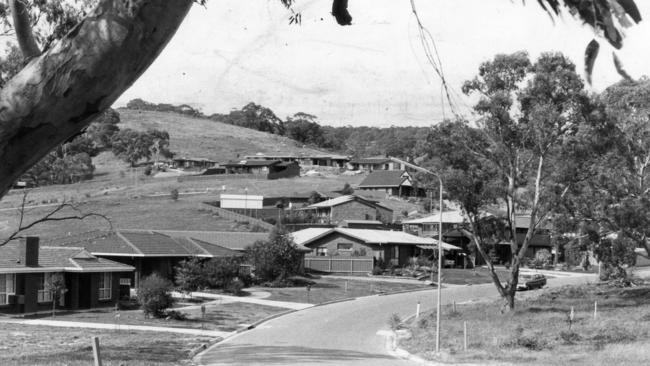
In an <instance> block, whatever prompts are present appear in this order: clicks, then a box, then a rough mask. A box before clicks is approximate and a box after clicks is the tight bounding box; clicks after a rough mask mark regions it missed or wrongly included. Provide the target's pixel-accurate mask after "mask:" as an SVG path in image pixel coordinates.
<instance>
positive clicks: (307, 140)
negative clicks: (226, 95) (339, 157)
mask: <svg viewBox="0 0 650 366" xmlns="http://www.w3.org/2000/svg"><path fill="white" fill-rule="evenodd" d="M127 108H129V109H135V110H147V111H159V112H174V113H178V114H182V115H186V116H191V117H197V118H206V119H210V120H213V121H217V122H222V123H227V124H231V125H235V126H240V127H244V128H250V129H253V130H257V131H262V132H268V133H272V134H275V135H280V136H286V137H288V138H291V139H293V140H295V141H298V142H300V143H302V144H305V145H308V146H311V147H315V148H320V149H326V150H330V151H333V152H337V153H342V154H346V155H351V156H354V157H367V156H377V155H389V156H396V157H401V158H413V157H418V156H421V155H422V153H423V151H422V149H423V147H424V146H425V140H426V135H427V134H428V133H429V131H430V130H431V128H430V127H412V126H404V127H401V126H391V127H386V128H380V127H369V126H359V127H353V126H342V127H333V126H326V125H322V124H321V123H320V122H319V121H318V117H316V116H314V115H312V114H309V113H303V112H298V113H295V114H294V115H293V116H289V117H287V118H286V119H285V120H282V119H281V118H279V117H278V116H277V115H276V114H275V113H274V112H273V111H272V110H271V109H270V108H268V107H264V106H262V105H259V104H256V103H253V102H251V103H248V104H246V105H245V106H243V107H242V108H240V109H233V110H232V111H230V112H228V113H227V114H219V113H215V114H211V115H205V114H203V113H202V112H201V111H199V110H197V109H195V108H193V107H191V106H189V105H186V104H182V105H178V106H174V105H171V104H167V103H159V104H155V103H150V102H147V101H144V100H142V99H133V100H131V101H129V102H128V103H127Z"/></svg>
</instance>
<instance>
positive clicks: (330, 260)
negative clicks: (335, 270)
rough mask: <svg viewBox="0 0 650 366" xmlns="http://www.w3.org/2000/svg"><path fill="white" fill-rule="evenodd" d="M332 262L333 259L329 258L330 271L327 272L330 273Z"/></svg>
mask: <svg viewBox="0 0 650 366" xmlns="http://www.w3.org/2000/svg"><path fill="white" fill-rule="evenodd" d="M332 260H333V259H332V258H331V257H330V259H329V262H330V270H329V272H332Z"/></svg>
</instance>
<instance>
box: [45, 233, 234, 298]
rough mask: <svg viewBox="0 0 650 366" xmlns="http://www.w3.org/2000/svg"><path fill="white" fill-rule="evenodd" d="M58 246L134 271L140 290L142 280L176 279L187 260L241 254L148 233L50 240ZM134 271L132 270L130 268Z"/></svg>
mask: <svg viewBox="0 0 650 366" xmlns="http://www.w3.org/2000/svg"><path fill="white" fill-rule="evenodd" d="M51 242H52V243H57V245H59V246H66V247H67V246H74V247H83V248H85V249H86V250H87V251H88V252H89V253H90V254H92V255H93V256H97V257H100V258H106V259H110V260H111V261H115V262H119V263H123V264H126V265H129V266H132V267H134V268H135V272H133V273H132V274H131V275H130V276H129V280H128V281H126V282H130V283H129V284H130V286H132V287H137V286H138V284H139V283H140V279H141V278H143V277H146V276H149V275H151V274H152V273H158V274H159V275H161V276H163V277H165V278H168V279H170V280H173V279H174V267H176V266H178V264H179V263H180V262H181V261H182V260H185V259H189V258H193V257H198V258H230V257H236V256H240V255H241V253H240V252H239V251H235V250H233V249H230V248H227V247H223V246H220V245H217V244H213V243H210V242H205V241H203V240H200V239H196V238H193V237H187V236H174V237H172V236H170V235H166V234H163V233H160V232H156V231H148V230H119V231H116V232H91V233H84V234H82V235H77V236H71V237H63V238H56V239H51ZM129 268H131V267H129Z"/></svg>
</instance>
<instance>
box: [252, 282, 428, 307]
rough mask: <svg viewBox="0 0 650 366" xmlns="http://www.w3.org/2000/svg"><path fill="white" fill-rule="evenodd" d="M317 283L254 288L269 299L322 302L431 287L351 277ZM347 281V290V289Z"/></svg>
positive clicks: (311, 302) (310, 302)
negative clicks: (268, 295) (267, 295)
mask: <svg viewBox="0 0 650 366" xmlns="http://www.w3.org/2000/svg"><path fill="white" fill-rule="evenodd" d="M315 281H316V284H315V285H312V286H311V287H310V290H309V291H307V288H306V287H287V288H273V287H260V288H255V289H254V290H259V291H267V292H270V293H271V296H270V297H268V298H266V299H267V300H277V301H290V302H300V303H309V304H321V303H325V302H329V301H336V300H343V299H349V298H355V297H361V296H370V295H378V294H386V293H394V292H401V291H414V290H426V289H430V288H431V287H430V286H428V285H425V284H424V283H422V284H418V283H414V284H411V283H393V282H379V281H362V280H355V279H354V278H353V277H351V278H350V279H348V280H346V279H339V278H327V277H326V276H323V277H321V278H319V279H316V280H315ZM346 282H347V291H346Z"/></svg>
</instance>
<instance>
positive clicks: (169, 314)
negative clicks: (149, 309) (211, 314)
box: [165, 310, 187, 320]
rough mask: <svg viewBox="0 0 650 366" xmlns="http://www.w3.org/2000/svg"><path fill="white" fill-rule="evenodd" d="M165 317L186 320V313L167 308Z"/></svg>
mask: <svg viewBox="0 0 650 366" xmlns="http://www.w3.org/2000/svg"><path fill="white" fill-rule="evenodd" d="M165 319H173V320H187V314H185V313H181V312H180V311H177V310H167V311H166V312H165Z"/></svg>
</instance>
